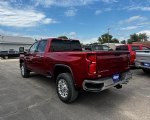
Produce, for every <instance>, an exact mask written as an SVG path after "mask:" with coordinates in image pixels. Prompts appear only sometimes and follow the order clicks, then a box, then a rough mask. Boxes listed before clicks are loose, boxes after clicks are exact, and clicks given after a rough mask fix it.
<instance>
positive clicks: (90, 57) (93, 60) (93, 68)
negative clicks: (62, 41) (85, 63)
mask: <svg viewBox="0 0 150 120" xmlns="http://www.w3.org/2000/svg"><path fill="white" fill-rule="evenodd" d="M87 59H88V60H90V64H89V73H90V74H96V55H88V57H87Z"/></svg>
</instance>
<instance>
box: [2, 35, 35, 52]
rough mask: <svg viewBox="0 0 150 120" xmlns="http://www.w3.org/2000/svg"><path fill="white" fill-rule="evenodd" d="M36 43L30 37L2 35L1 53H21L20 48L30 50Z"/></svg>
mask: <svg viewBox="0 0 150 120" xmlns="http://www.w3.org/2000/svg"><path fill="white" fill-rule="evenodd" d="M34 42H35V40H34V39H33V38H30V37H19V36H5V35H0V51H19V47H24V48H25V49H29V47H30V46H31V45H32V44H33V43H34Z"/></svg>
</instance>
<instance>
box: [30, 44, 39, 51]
mask: <svg viewBox="0 0 150 120" xmlns="http://www.w3.org/2000/svg"><path fill="white" fill-rule="evenodd" d="M37 46H38V42H35V43H34V44H33V45H32V46H31V47H30V49H29V52H30V53H34V52H35V51H36V50H37Z"/></svg>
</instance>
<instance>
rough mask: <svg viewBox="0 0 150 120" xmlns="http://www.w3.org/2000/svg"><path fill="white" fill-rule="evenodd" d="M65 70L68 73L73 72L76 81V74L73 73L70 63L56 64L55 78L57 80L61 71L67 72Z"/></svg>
mask: <svg viewBox="0 0 150 120" xmlns="http://www.w3.org/2000/svg"><path fill="white" fill-rule="evenodd" d="M65 72H68V73H70V74H71V76H72V79H73V82H74V83H75V81H74V74H73V71H72V69H71V67H70V66H68V65H65V64H56V65H55V67H54V72H53V77H54V80H56V78H57V76H58V75H59V74H60V73H65Z"/></svg>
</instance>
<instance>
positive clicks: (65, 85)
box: [56, 73, 79, 103]
mask: <svg viewBox="0 0 150 120" xmlns="http://www.w3.org/2000/svg"><path fill="white" fill-rule="evenodd" d="M56 89H57V94H58V96H59V98H60V100H61V101H63V102H65V103H71V102H73V101H75V100H76V99H77V97H78V93H79V92H78V91H77V90H76V89H75V86H74V83H73V79H72V76H71V74H70V73H61V74H59V75H58V77H57V79H56Z"/></svg>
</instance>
